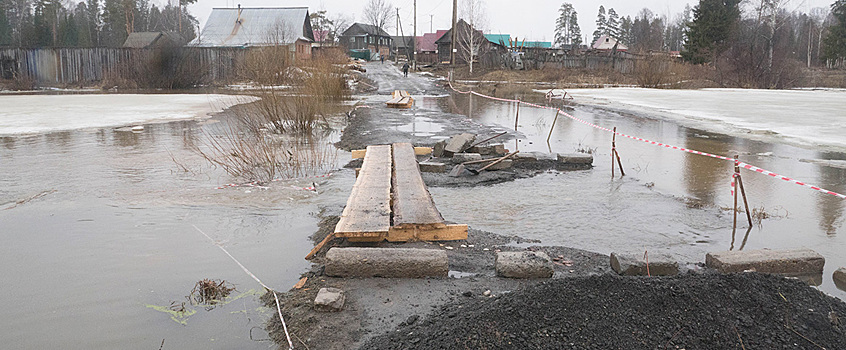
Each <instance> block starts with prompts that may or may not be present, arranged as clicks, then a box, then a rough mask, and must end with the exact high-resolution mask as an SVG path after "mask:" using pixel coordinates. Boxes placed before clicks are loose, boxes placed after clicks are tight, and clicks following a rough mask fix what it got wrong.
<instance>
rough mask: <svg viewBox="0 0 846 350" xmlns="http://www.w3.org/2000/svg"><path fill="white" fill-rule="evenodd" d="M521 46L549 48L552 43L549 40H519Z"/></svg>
mask: <svg viewBox="0 0 846 350" xmlns="http://www.w3.org/2000/svg"><path fill="white" fill-rule="evenodd" d="M521 44H522V45H523V47H529V48H533V49H551V48H552V43H551V42H549V41H524V42H521Z"/></svg>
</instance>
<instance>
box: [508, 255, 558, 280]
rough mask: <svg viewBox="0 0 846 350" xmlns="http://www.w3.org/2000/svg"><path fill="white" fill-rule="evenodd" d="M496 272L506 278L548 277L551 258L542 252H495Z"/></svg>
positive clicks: (549, 275)
mask: <svg viewBox="0 0 846 350" xmlns="http://www.w3.org/2000/svg"><path fill="white" fill-rule="evenodd" d="M495 265H496V274H497V276H502V277H508V278H550V277H552V274H553V273H554V271H553V269H552V260H550V259H549V256H548V255H546V253H544V252H530V251H522V252H497V253H496V264H495Z"/></svg>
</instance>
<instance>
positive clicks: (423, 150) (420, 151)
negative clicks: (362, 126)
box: [352, 147, 432, 159]
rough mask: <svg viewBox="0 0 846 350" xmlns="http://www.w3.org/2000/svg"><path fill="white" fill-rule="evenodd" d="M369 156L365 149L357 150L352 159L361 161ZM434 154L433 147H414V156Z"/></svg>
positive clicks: (353, 152) (354, 151)
mask: <svg viewBox="0 0 846 350" xmlns="http://www.w3.org/2000/svg"><path fill="white" fill-rule="evenodd" d="M365 154H367V150H364V149H356V150H353V151H352V159H360V158H364V155H365ZM429 154H432V147H414V155H415V156H425V155H429Z"/></svg>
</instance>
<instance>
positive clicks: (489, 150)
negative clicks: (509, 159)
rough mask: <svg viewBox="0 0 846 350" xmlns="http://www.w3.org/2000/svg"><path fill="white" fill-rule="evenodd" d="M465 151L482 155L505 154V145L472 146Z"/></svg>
mask: <svg viewBox="0 0 846 350" xmlns="http://www.w3.org/2000/svg"><path fill="white" fill-rule="evenodd" d="M467 153H478V154H481V155H483V156H492V155H505V154H508V152H506V151H505V145H501V144H500V145H488V146H473V147H470V148H468V149H467Z"/></svg>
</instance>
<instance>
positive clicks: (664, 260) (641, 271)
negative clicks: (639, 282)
mask: <svg viewBox="0 0 846 350" xmlns="http://www.w3.org/2000/svg"><path fill="white" fill-rule="evenodd" d="M648 257H649V269H648V271H647V264H646V259H645V257H644V254H640V253H636V254H628V253H611V269H613V270H614V272H616V273H618V274H620V275H623V276H647V275H651V276H675V275H678V274H679V263H678V261H675V259H673V258H672V257H671V256H668V255H663V254H649V255H648Z"/></svg>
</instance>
